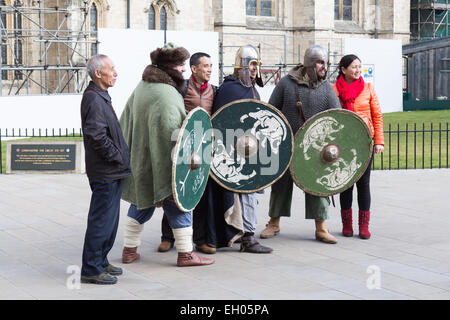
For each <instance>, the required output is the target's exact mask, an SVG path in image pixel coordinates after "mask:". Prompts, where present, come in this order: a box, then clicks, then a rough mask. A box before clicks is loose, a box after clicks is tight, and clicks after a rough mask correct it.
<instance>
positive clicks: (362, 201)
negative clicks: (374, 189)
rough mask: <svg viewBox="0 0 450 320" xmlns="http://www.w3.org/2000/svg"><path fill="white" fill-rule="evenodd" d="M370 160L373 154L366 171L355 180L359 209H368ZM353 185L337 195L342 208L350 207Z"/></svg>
mask: <svg viewBox="0 0 450 320" xmlns="http://www.w3.org/2000/svg"><path fill="white" fill-rule="evenodd" d="M372 161H373V154H372V158H371V159H370V161H369V165H368V166H367V169H366V171H365V172H364V174H363V175H362V176H361V178H360V179H359V180H358V181H357V182H356V189H357V193H358V207H359V210H361V211H370V170H371V166H372ZM353 186H354V185H352V186H351V187H350V188H348V189H347V190H345V191H344V192H342V193H341V194H340V196H339V202H340V203H341V209H342V210H348V209H351V208H352V202H353Z"/></svg>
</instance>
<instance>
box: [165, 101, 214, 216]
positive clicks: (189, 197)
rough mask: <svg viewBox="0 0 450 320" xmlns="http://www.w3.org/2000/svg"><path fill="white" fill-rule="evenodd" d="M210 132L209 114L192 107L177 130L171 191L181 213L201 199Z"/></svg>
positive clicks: (209, 158)
mask: <svg viewBox="0 0 450 320" xmlns="http://www.w3.org/2000/svg"><path fill="white" fill-rule="evenodd" d="M212 140H213V131H212V128H211V119H210V117H209V115H208V113H207V112H206V111H205V110H204V109H202V108H200V107H197V108H195V109H193V110H191V111H190V112H189V113H188V115H187V116H186V119H185V120H184V122H183V125H182V127H181V129H180V131H179V133H178V139H177V143H176V145H175V148H174V151H173V154H172V191H173V197H174V200H175V203H176V204H177V206H178V208H179V209H180V210H182V211H184V212H187V211H191V210H193V209H194V208H195V206H196V205H197V204H198V202H199V201H200V199H201V197H202V195H203V192H204V191H205V188H206V183H207V181H208V176H209V170H210V163H211V148H212Z"/></svg>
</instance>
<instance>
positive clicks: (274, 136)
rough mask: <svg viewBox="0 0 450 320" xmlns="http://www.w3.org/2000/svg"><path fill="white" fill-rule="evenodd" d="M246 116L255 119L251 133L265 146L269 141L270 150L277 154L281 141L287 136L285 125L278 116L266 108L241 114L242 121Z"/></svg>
mask: <svg viewBox="0 0 450 320" xmlns="http://www.w3.org/2000/svg"><path fill="white" fill-rule="evenodd" d="M248 118H252V119H255V120H256V121H255V122H254V123H253V128H252V129H251V133H252V134H253V135H254V136H255V137H256V139H258V141H259V143H260V144H261V146H263V147H265V146H266V143H267V141H269V143H270V147H271V150H272V152H273V153H275V154H277V153H278V147H279V146H280V144H281V141H284V140H285V139H286V136H287V129H286V125H285V124H284V122H283V121H282V120H281V119H280V117H278V116H276V115H275V114H273V113H271V112H269V111H267V110H259V111H256V112H250V113H248V114H246V115H243V116H242V117H241V119H240V120H241V122H242V123H243V122H244V121H245V120H246V119H248Z"/></svg>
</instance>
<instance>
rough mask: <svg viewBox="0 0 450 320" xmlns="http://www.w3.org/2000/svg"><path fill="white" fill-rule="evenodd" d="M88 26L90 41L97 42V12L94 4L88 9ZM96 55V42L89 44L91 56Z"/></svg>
mask: <svg viewBox="0 0 450 320" xmlns="http://www.w3.org/2000/svg"><path fill="white" fill-rule="evenodd" d="M89 25H90V27H91V28H90V31H91V38H92V39H91V40H93V41H97V30H98V12H97V6H96V5H95V3H92V6H91V7H90V9H89ZM97 53H98V48H97V42H95V43H91V56H94V55H96V54H97Z"/></svg>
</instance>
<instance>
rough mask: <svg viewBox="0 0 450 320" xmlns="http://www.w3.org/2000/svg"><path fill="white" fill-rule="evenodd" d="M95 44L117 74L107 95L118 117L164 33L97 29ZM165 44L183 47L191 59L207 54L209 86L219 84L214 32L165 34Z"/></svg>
mask: <svg viewBox="0 0 450 320" xmlns="http://www.w3.org/2000/svg"><path fill="white" fill-rule="evenodd" d="M99 40H100V48H99V52H101V53H103V54H106V55H108V56H109V57H110V58H111V59H112V60H113V62H114V64H115V66H116V70H117V73H118V77H117V81H116V84H115V86H114V87H112V88H110V89H109V92H110V95H111V98H112V103H113V106H114V109H115V110H116V112H117V116H120V114H121V113H122V110H123V108H124V107H125V104H126V102H127V100H128V98H129V96H130V95H131V93H132V92H133V90H134V88H135V87H136V85H137V84H138V83H139V81H140V80H141V79H142V72H143V71H144V69H145V67H146V66H147V65H149V64H151V60H150V52H152V51H153V50H155V49H156V48H158V47H162V46H163V45H164V31H160V30H130V29H100V30H99ZM166 42H174V43H175V44H176V45H178V46H182V47H185V48H186V49H187V50H188V51H189V53H190V54H191V55H192V54H193V53H195V52H199V51H201V52H205V53H207V54H209V55H210V56H211V60H212V63H213V71H212V76H211V81H210V82H211V83H212V84H215V85H217V84H218V83H219V81H218V79H219V67H218V62H219V49H218V47H219V38H218V34H217V32H192V31H167V32H166ZM185 66H186V72H185V73H184V74H183V76H184V78H185V79H187V78H189V77H190V75H191V70H190V67H189V60H187V61H186V64H185Z"/></svg>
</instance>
